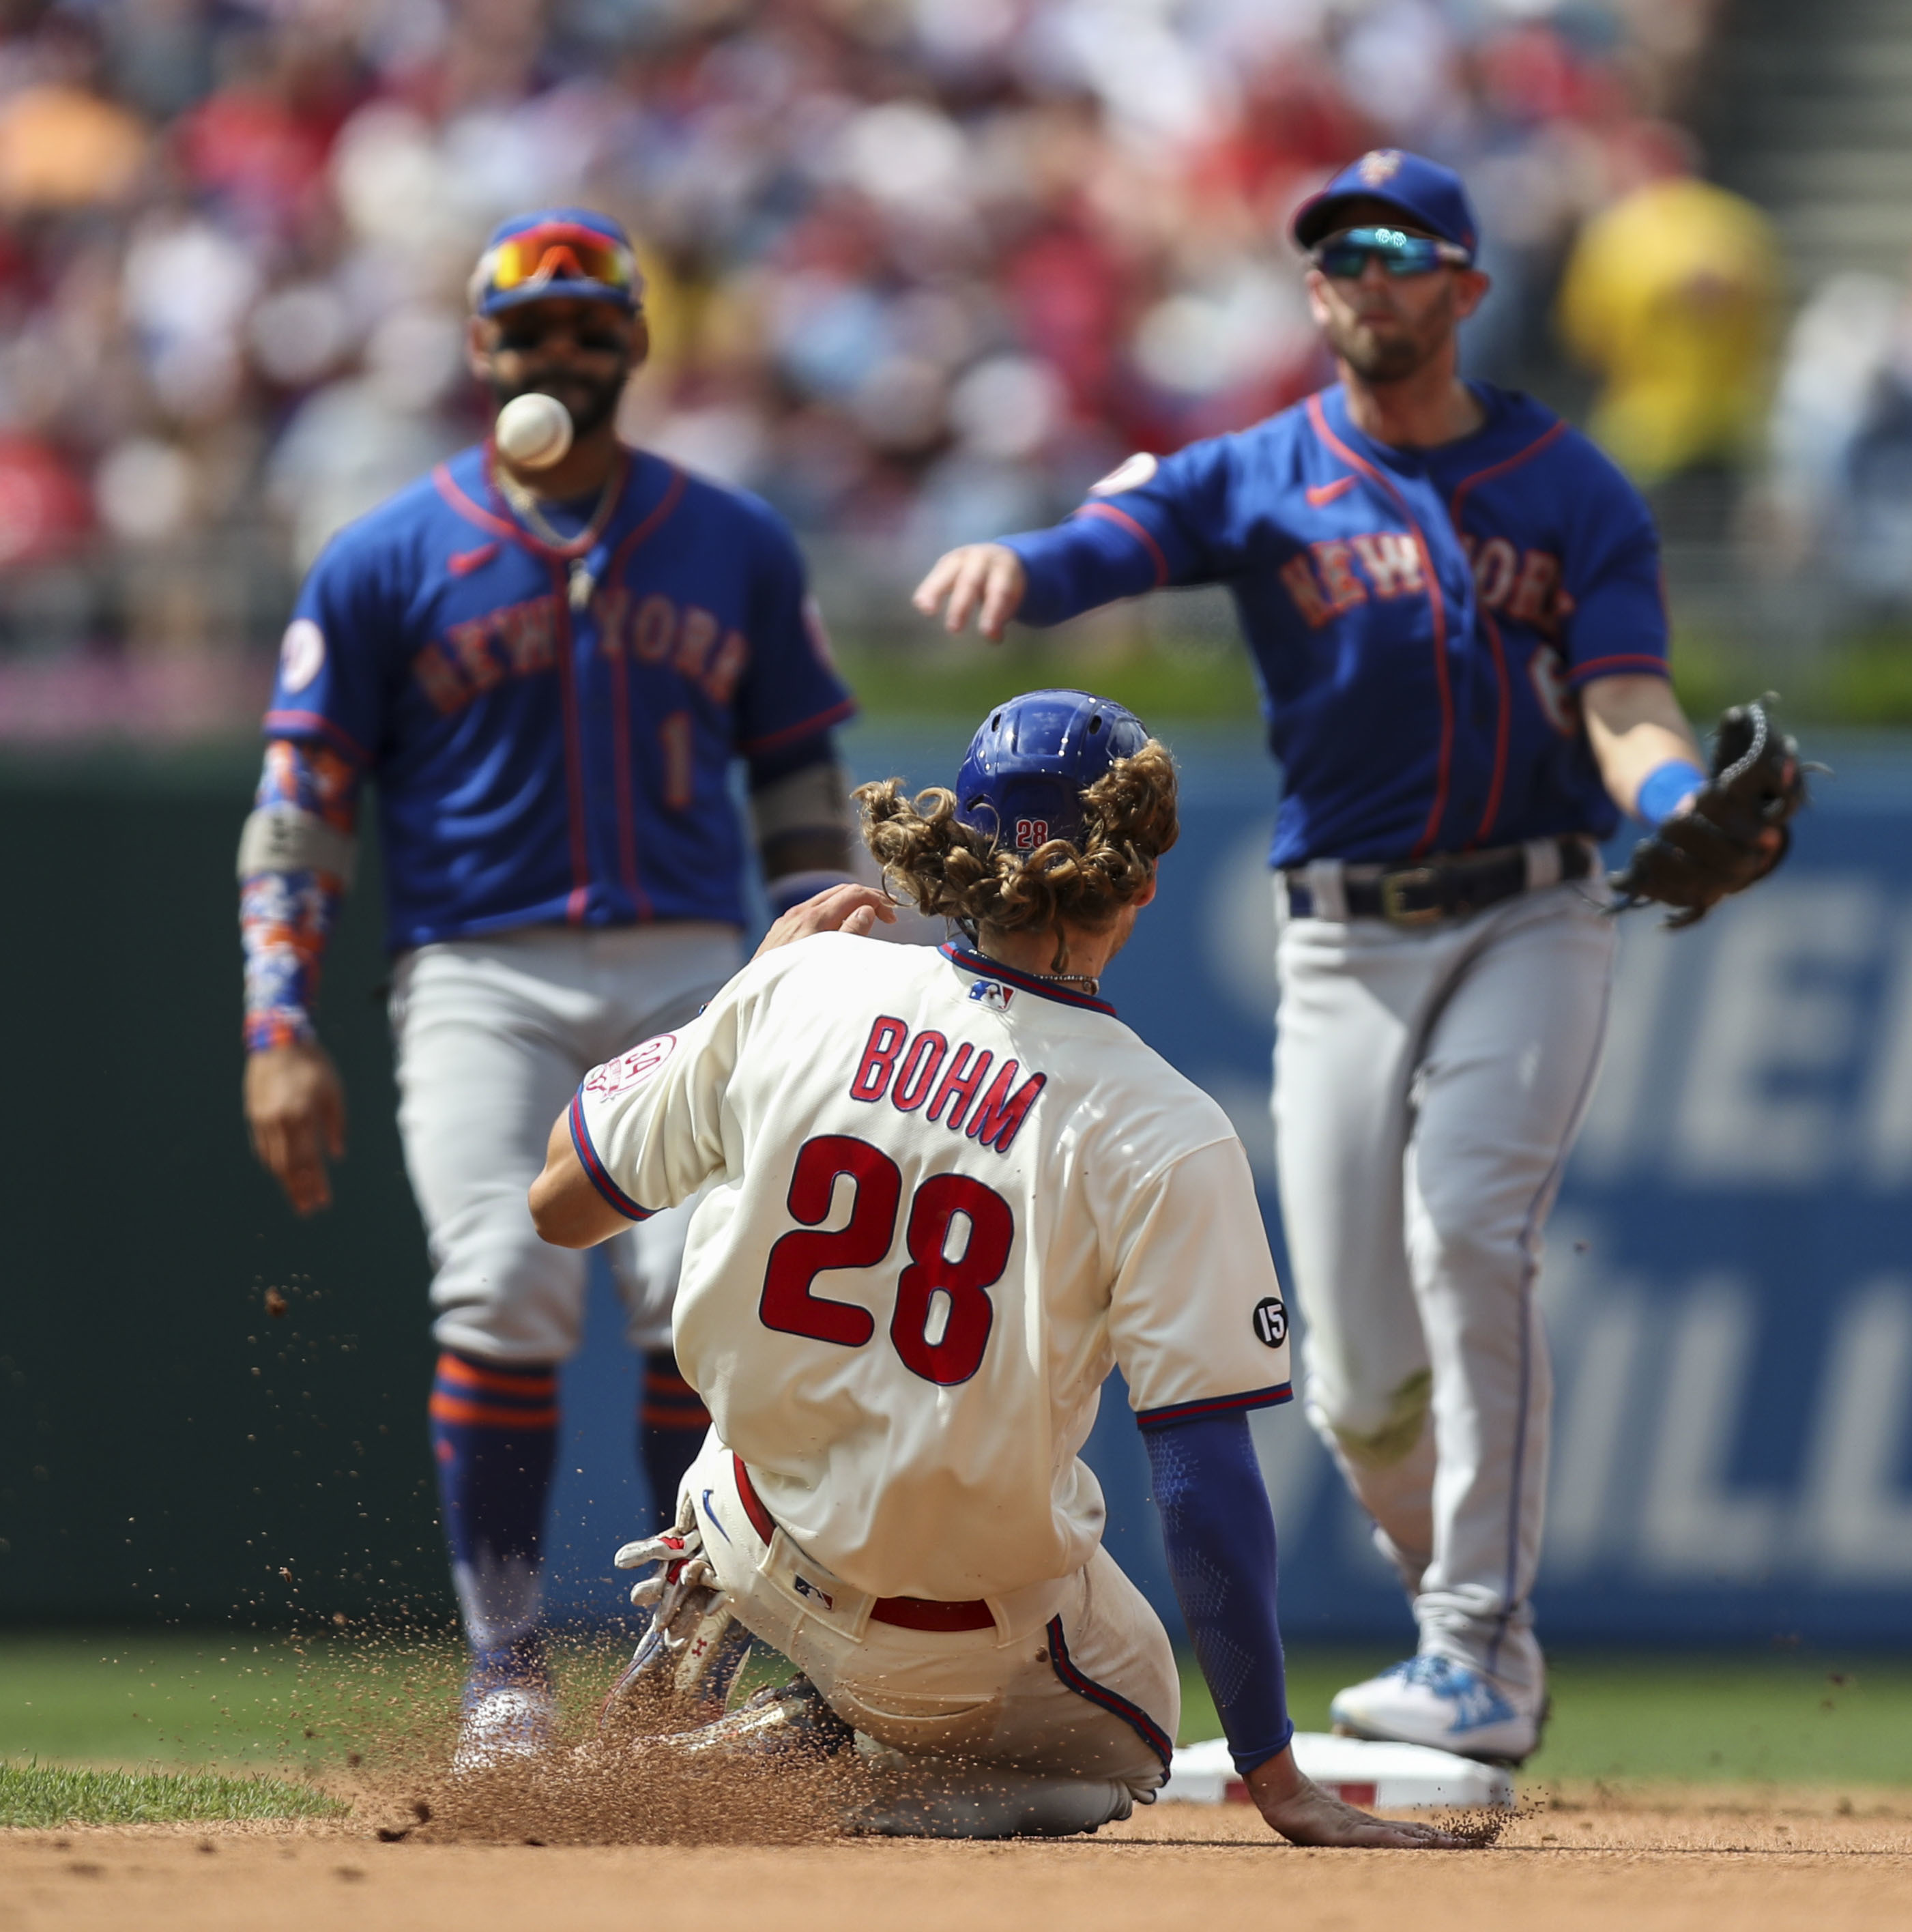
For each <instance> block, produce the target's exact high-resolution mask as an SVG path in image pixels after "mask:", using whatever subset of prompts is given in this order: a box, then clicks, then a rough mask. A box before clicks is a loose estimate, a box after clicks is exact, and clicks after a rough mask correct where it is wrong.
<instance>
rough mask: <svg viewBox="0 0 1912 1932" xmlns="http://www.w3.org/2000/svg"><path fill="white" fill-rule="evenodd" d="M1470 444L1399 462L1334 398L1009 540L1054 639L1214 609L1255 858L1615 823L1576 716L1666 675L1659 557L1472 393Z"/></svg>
mask: <svg viewBox="0 0 1912 1932" xmlns="http://www.w3.org/2000/svg"><path fill="white" fill-rule="evenodd" d="M1473 391H1474V394H1475V395H1476V398H1478V399H1479V402H1480V403H1481V404H1482V407H1483V408H1484V409H1485V411H1486V413H1487V417H1486V421H1485V423H1484V424H1483V425H1482V427H1481V428H1480V429H1479V430H1478V431H1476V432H1475V433H1474V434H1473V435H1471V436H1467V437H1461V439H1459V440H1458V441H1456V442H1453V443H1446V444H1443V445H1442V446H1440V447H1439V448H1438V449H1428V450H1404V449H1392V448H1390V447H1389V446H1387V445H1386V444H1383V443H1375V442H1374V441H1372V440H1370V439H1369V438H1368V437H1365V436H1364V435H1362V433H1361V432H1360V431H1359V430H1358V429H1356V428H1355V427H1354V425H1353V423H1352V422H1350V419H1349V417H1348V413H1347V399H1346V397H1345V395H1344V393H1343V392H1342V390H1341V387H1340V386H1338V385H1337V386H1335V387H1334V388H1332V389H1325V390H1323V391H1322V392H1320V394H1319V395H1314V396H1311V397H1310V398H1308V400H1307V401H1305V402H1303V403H1301V404H1297V405H1296V407H1294V408H1293V409H1290V410H1284V411H1283V412H1282V413H1281V414H1280V415H1279V416H1272V417H1270V418H1269V419H1268V420H1267V421H1266V422H1263V423H1258V424H1257V425H1255V426H1254V428H1251V429H1247V430H1243V431H1239V433H1237V434H1234V435H1231V436H1223V437H1215V438H1214V439H1213V440H1210V441H1208V442H1205V443H1195V444H1192V445H1191V446H1190V447H1189V448H1188V449H1184V450H1182V451H1181V452H1179V454H1177V455H1173V456H1170V457H1165V458H1162V459H1161V460H1159V461H1158V460H1156V459H1155V458H1153V457H1149V456H1140V457H1132V458H1130V460H1128V462H1127V463H1124V464H1123V465H1122V467H1121V468H1120V469H1118V470H1116V472H1115V473H1114V474H1113V475H1111V476H1110V477H1108V478H1106V479H1105V480H1104V481H1103V482H1102V483H1101V484H1098V485H1097V486H1096V488H1095V491H1094V492H1093V493H1092V498H1091V500H1090V501H1089V502H1088V503H1086V504H1085V505H1083V508H1081V509H1080V510H1079V511H1077V512H1076V514H1075V515H1074V517H1072V518H1071V520H1069V521H1068V522H1067V523H1063V524H1061V525H1059V526H1057V527H1056V529H1052V530H1043V531H1039V532H1035V533H1033V534H1031V535H1022V536H1016V537H1011V538H1008V539H1006V541H1008V544H1010V545H1011V547H1012V548H1013V549H1014V550H1016V551H1017V553H1018V554H1019V555H1020V556H1021V558H1022V559H1023V562H1024V564H1025V565H1026V566H1027V568H1028V572H1029V587H1028V590H1027V592H1026V595H1025V597H1024V599H1023V605H1022V607H1021V609H1020V611H1019V612H1018V613H1017V614H1018V616H1020V618H1021V619H1023V621H1024V622H1028V623H1033V624H1051V623H1055V622H1059V621H1060V620H1061V619H1063V618H1065V617H1069V616H1074V615H1075V614H1076V613H1077V612H1078V611H1081V610H1087V609H1089V608H1090V607H1092V606H1093V605H1095V604H1102V603H1105V602H1107V601H1109V600H1110V598H1116V597H1126V596H1133V595H1136V594H1137V593H1138V592H1142V591H1145V590H1149V589H1155V588H1158V587H1159V586H1163V585H1167V584H1193V583H1224V584H1226V585H1227V587H1228V589H1229V590H1230V592H1231V593H1232V595H1233V598H1234V600H1235V604H1236V610H1238V612H1239V614H1240V618H1241V623H1242V631H1243V632H1244V634H1245V636H1246V637H1247V640H1248V647H1249V649H1250V650H1251V652H1252V653H1253V654H1254V663H1255V667H1256V670H1257V674H1258V676H1259V677H1260V683H1261V688H1262V694H1263V712H1264V714H1265V715H1266V720H1267V727H1268V743H1269V748H1270V749H1271V750H1272V751H1273V753H1274V754H1275V757H1276V758H1277V759H1278V760H1280V763H1281V770H1282V774H1283V795H1282V799H1281V810H1280V813H1279V815H1278V817H1277V820H1276V823H1275V842H1274V847H1273V851H1272V861H1273V862H1274V863H1275V865H1303V864H1305V863H1306V862H1308V860H1310V859H1350V860H1370V861H1371V860H1377V859H1378V860H1393V859H1409V858H1415V857H1419V856H1422V855H1423V854H1425V853H1437V852H1461V851H1466V850H1473V849H1478V848H1479V847H1486V846H1494V845H1507V844H1515V843H1517V842H1518V841H1521V840H1523V839H1527V838H1543V837H1547V836H1550V835H1555V834H1560V833H1569V832H1590V833H1592V834H1593V835H1595V836H1596V837H1598V838H1605V836H1606V835H1607V834H1608V833H1609V832H1611V831H1612V830H1613V829H1614V826H1616V825H1617V823H1618V822H1619V812H1618V811H1617V808H1616V807H1615V805H1614V802H1613V801H1612V799H1611V798H1610V797H1608V794H1607V790H1606V787H1605V785H1603V784H1602V782H1601V781H1600V775H1599V770H1598V769H1597V768H1596V766H1595V763H1594V761H1593V751H1592V749H1591V748H1590V745H1589V744H1588V742H1587V733H1586V730H1585V727H1584V724H1583V723H1582V721H1581V715H1580V708H1579V703H1578V696H1577V693H1578V689H1579V687H1581V685H1584V684H1586V683H1587V682H1590V681H1591V680H1592V679H1596V678H1600V677H1607V676H1615V675H1618V674H1620V673H1631V672H1644V673H1649V674H1658V675H1662V676H1664V675H1665V670H1666V652H1667V620H1666V608H1665V597H1664V595H1663V592H1662V584H1661V577H1660V562H1659V540H1658V538H1657V536H1656V533H1655V532H1654V529H1653V520H1652V518H1651V517H1650V514H1649V513H1648V511H1647V506H1646V505H1645V504H1644V502H1642V501H1641V498H1640V496H1639V494H1638V492H1637V491H1636V490H1635V489H1634V488H1633V487H1632V485H1631V484H1629V483H1628V482H1627V481H1626V479H1625V478H1623V476H1622V475H1620V472H1619V471H1618V470H1617V469H1615V468H1614V466H1613V464H1612V463H1610V462H1609V461H1608V460H1607V458H1605V457H1604V456H1603V455H1601V454H1600V452H1599V451H1598V450H1596V449H1595V448H1594V447H1593V445H1592V444H1591V443H1589V442H1587V440H1586V439H1585V438H1584V437H1581V436H1580V435H1579V434H1577V433H1576V432H1575V431H1573V430H1572V429H1570V428H1568V426H1567V425H1566V424H1565V423H1564V422H1562V421H1561V420H1560V418H1559V417H1557V416H1554V414H1553V413H1552V412H1551V411H1550V410H1545V409H1543V408H1542V407H1541V406H1540V405H1539V404H1537V403H1535V402H1533V401H1530V399H1529V398H1527V397H1525V396H1522V395H1515V394H1512V393H1510V392H1506V391H1503V390H1498V389H1493V388H1491V387H1489V386H1487V385H1485V384H1482V383H1477V384H1475V385H1474V386H1473Z"/></svg>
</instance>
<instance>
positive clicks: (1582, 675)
mask: <svg viewBox="0 0 1912 1932" xmlns="http://www.w3.org/2000/svg"><path fill="white" fill-rule="evenodd" d="M1620 667H1625V669H1626V670H1627V671H1629V672H1635V673H1637V672H1639V671H1647V672H1650V673H1652V674H1653V675H1654V676H1659V677H1671V676H1672V675H1673V673H1672V672H1671V670H1668V668H1667V662H1666V660H1665V658H1656V657H1655V656H1654V655H1653V652H1650V651H1623V652H1620V654H1619V655H1617V656H1614V657H1605V658H1588V659H1587V661H1586V662H1585V663H1584V664H1575V666H1574V667H1573V668H1572V670H1570V671H1569V672H1568V673H1567V679H1568V682H1569V683H1572V684H1585V683H1588V682H1591V679H1590V678H1589V676H1588V675H1587V673H1589V672H1592V673H1595V674H1596V675H1597V676H1601V677H1612V676H1617V675H1618V674H1619V670H1620Z"/></svg>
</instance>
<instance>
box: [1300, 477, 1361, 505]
mask: <svg viewBox="0 0 1912 1932" xmlns="http://www.w3.org/2000/svg"><path fill="white" fill-rule="evenodd" d="M1359 481H1360V479H1359V478H1358V477H1354V476H1338V477H1336V478H1335V480H1334V481H1333V482H1332V483H1311V484H1309V485H1308V508H1310V509H1311V510H1318V509H1320V507H1321V506H1322V505H1323V504H1324V503H1332V502H1333V501H1334V500H1335V498H1336V497H1337V496H1346V495H1347V493H1348V491H1349V490H1352V489H1353V487H1354V486H1355V484H1356V483H1357V482H1359Z"/></svg>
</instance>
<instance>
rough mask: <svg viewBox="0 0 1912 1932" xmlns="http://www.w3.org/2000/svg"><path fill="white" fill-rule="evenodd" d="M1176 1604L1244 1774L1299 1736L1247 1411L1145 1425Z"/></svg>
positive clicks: (1269, 1518)
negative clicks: (1290, 1713)
mask: <svg viewBox="0 0 1912 1932" xmlns="http://www.w3.org/2000/svg"><path fill="white" fill-rule="evenodd" d="M1142 1433H1143V1439H1144V1440H1145V1441H1146V1442H1147V1444H1148V1445H1149V1470H1150V1472H1151V1473H1152V1475H1153V1477H1154V1479H1155V1507H1156V1508H1158V1510H1159V1511H1161V1529H1162V1541H1164V1543H1165V1544H1167V1547H1168V1574H1169V1576H1170V1578H1171V1580H1173V1583H1174V1585H1175V1595H1176V1601H1178V1602H1179V1604H1181V1606H1182V1616H1183V1617H1184V1618H1185V1619H1186V1620H1187V1622H1188V1634H1189V1635H1190V1636H1191V1637H1193V1638H1194V1640H1195V1655H1196V1658H1197V1660H1198V1661H1200V1664H1201V1667H1202V1675H1203V1677H1205V1678H1206V1679H1207V1680H1208V1688H1209V1690H1210V1691H1212V1693H1213V1694H1214V1696H1215V1709H1216V1710H1217V1711H1218V1712H1220V1713H1221V1728H1222V1730H1223V1732H1224V1733H1225V1734H1226V1736H1227V1739H1228V1748H1229V1750H1230V1753H1231V1754H1233V1757H1234V1760H1235V1768H1236V1770H1238V1771H1239V1772H1242V1775H1244V1776H1245V1775H1247V1774H1248V1772H1251V1771H1252V1770H1253V1769H1254V1768H1255V1766H1257V1765H1258V1764H1261V1763H1265V1762H1266V1760H1268V1759H1269V1758H1271V1757H1274V1756H1275V1754H1276V1753H1277V1752H1278V1751H1280V1750H1281V1748H1282V1747H1283V1746H1284V1745H1286V1744H1287V1742H1288V1740H1289V1739H1290V1738H1291V1737H1293V1736H1294V1730H1295V1727H1294V1725H1293V1722H1292V1721H1290V1718H1289V1716H1288V1694H1287V1678H1286V1675H1285V1673H1284V1670H1283V1667H1282V1663H1281V1626H1280V1625H1279V1624H1278V1622H1277V1621H1276V1618H1275V1515H1274V1512H1273V1511H1272V1510H1271V1509H1270V1508H1269V1505H1268V1490H1267V1488H1266V1485H1265V1484H1263V1481H1262V1480H1261V1466H1260V1463H1257V1461H1256V1460H1255V1454H1254V1439H1253V1437H1252V1436H1250V1435H1249V1433H1248V1418H1247V1417H1246V1416H1245V1415H1242V1413H1240V1412H1239V1411H1237V1412H1234V1413H1233V1414H1228V1415H1204V1416H1198V1417H1197V1418H1194V1420H1193V1421H1188V1422H1175V1423H1168V1424H1163V1425H1160V1426H1158V1427H1155V1428H1152V1429H1145V1430H1143V1432H1142Z"/></svg>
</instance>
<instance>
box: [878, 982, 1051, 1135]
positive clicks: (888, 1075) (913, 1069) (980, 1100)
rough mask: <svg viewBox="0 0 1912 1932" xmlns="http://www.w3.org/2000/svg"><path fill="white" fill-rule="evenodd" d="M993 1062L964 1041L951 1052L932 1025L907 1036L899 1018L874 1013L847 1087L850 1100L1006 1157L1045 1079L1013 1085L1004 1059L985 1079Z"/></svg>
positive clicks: (1014, 1064)
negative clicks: (881, 1106)
mask: <svg viewBox="0 0 1912 1932" xmlns="http://www.w3.org/2000/svg"><path fill="white" fill-rule="evenodd" d="M994 1061H995V1055H993V1053H991V1052H990V1050H989V1049H987V1047H978V1046H973V1045H972V1044H971V1043H969V1041H967V1040H958V1041H957V1043H955V1046H953V1047H952V1046H951V1044H950V1043H949V1038H948V1037H947V1036H946V1035H945V1034H940V1033H939V1032H937V1031H936V1029H935V1028H933V1027H925V1028H924V1029H923V1030H922V1031H921V1032H920V1033H918V1034H915V1035H912V1034H911V1033H910V1029H909V1028H908V1027H907V1025H904V1022H902V1021H901V1020H900V1019H895V1018H893V1017H892V1016H891V1015H889V1014H888V1013H882V1014H879V1015H878V1016H877V1019H876V1021H875V1022H874V1024H873V1025H871V1028H870V1037H869V1038H868V1040H866V1041H865V1043H864V1046H863V1057H862V1059H861V1060H859V1061H858V1062H857V1067H856V1076H855V1077H854V1078H853V1079H852V1080H851V1082H850V1098H851V1099H852V1100H860V1101H862V1103H864V1104H865V1106H875V1105H876V1103H877V1102H878V1101H880V1100H886V1099H887V1100H889V1103H890V1105H891V1106H893V1107H894V1108H895V1109H896V1111H897V1112H898V1113H899V1114H914V1113H919V1112H920V1113H921V1114H922V1116H923V1118H925V1120H928V1121H941V1122H942V1123H943V1125H944V1126H945V1127H947V1128H948V1129H949V1131H950V1132H951V1133H952V1134H966V1135H967V1136H968V1137H969V1139H971V1140H972V1141H975V1142H979V1143H980V1144H981V1145H982V1146H984V1147H987V1148H994V1149H995V1150H996V1152H997V1153H998V1154H1007V1153H1008V1151H1009V1147H1010V1143H1011V1142H1013V1141H1014V1139H1015V1138H1016V1136H1017V1134H1019V1133H1020V1132H1021V1131H1022V1126H1023V1122H1024V1121H1026V1120H1027V1119H1028V1118H1029V1113H1030V1111H1031V1109H1033V1107H1034V1106H1035V1100H1036V1096H1037V1095H1038V1094H1040V1093H1041V1091H1042V1090H1043V1088H1044V1087H1046V1086H1047V1085H1048V1084H1049V1076H1048V1075H1047V1074H1046V1073H1032V1074H1030V1075H1029V1076H1027V1078H1026V1079H1024V1080H1023V1082H1022V1084H1021V1085H1020V1086H1018V1085H1017V1082H1016V1076H1017V1075H1018V1074H1019V1073H1021V1072H1022V1067H1021V1064H1020V1062H1019V1061H1014V1060H1005V1061H1003V1062H1002V1065H1001V1066H1000V1067H996V1076H995V1078H994V1079H990V1077H989V1076H990V1067H992V1065H993V1064H994ZM985 1082H987V1085H985V1084H984V1083H985Z"/></svg>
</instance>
